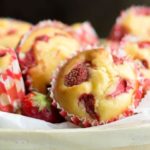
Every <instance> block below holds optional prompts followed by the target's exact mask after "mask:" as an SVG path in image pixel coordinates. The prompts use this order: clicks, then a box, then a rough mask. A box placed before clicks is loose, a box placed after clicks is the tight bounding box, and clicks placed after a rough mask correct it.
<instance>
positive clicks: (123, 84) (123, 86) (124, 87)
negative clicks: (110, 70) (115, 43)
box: [108, 79, 131, 97]
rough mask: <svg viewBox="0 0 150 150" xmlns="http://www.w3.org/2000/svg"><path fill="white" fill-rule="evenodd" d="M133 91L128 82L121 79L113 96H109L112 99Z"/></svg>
mask: <svg viewBox="0 0 150 150" xmlns="http://www.w3.org/2000/svg"><path fill="white" fill-rule="evenodd" d="M130 89H131V86H129V85H128V82H127V81H126V80H124V79H121V80H120V81H119V83H118V85H117V87H116V89H115V91H113V92H112V93H111V94H109V95H108V96H109V97H110V96H111V97H116V96H118V95H120V94H122V93H126V92H127V91H128V90H130Z"/></svg>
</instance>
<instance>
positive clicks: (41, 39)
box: [35, 35, 49, 42]
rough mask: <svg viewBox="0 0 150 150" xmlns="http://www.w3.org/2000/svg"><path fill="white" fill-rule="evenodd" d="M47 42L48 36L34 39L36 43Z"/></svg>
mask: <svg viewBox="0 0 150 150" xmlns="http://www.w3.org/2000/svg"><path fill="white" fill-rule="evenodd" d="M48 40H49V36H47V35H41V36H38V37H36V39H35V41H36V42H37V41H44V42H48Z"/></svg>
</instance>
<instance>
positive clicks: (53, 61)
mask: <svg viewBox="0 0 150 150" xmlns="http://www.w3.org/2000/svg"><path fill="white" fill-rule="evenodd" d="M80 48H81V45H80V43H79V42H78V40H77V39H76V38H74V37H73V36H72V30H71V28H69V27H68V26H67V25H65V24H63V23H61V22H57V21H43V22H41V23H39V24H37V25H36V26H34V27H33V28H32V29H31V31H29V32H28V33H27V34H26V35H25V36H24V37H23V39H22V40H21V42H20V45H19V46H18V48H17V52H18V57H19V61H20V65H21V68H22V72H23V75H24V78H25V82H26V87H27V89H28V91H32V90H35V91H38V92H41V93H47V86H49V82H50V81H51V79H52V74H53V71H54V70H55V69H56V68H57V66H58V64H60V62H61V61H63V60H66V59H67V58H68V57H70V56H71V55H72V54H74V53H75V52H76V51H77V50H79V49H80Z"/></svg>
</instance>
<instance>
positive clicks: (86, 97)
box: [79, 93, 99, 120]
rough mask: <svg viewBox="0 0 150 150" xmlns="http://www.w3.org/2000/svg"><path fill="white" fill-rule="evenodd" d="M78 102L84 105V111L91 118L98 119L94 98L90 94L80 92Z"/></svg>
mask: <svg viewBox="0 0 150 150" xmlns="http://www.w3.org/2000/svg"><path fill="white" fill-rule="evenodd" d="M79 102H82V103H83V105H84V106H85V109H86V112H87V113H88V114H89V115H90V116H91V117H92V118H93V119H97V120H99V116H98V115H97V114H96V112H95V108H94V105H95V98H94V96H93V95H92V94H86V93H85V94H82V95H81V96H80V97H79Z"/></svg>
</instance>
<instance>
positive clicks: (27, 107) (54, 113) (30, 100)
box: [21, 92, 64, 123]
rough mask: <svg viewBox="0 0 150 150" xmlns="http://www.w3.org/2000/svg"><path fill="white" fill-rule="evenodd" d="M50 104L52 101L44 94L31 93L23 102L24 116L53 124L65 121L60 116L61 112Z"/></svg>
mask: <svg viewBox="0 0 150 150" xmlns="http://www.w3.org/2000/svg"><path fill="white" fill-rule="evenodd" d="M50 102H51V101H50V99H48V98H47V97H46V96H45V95H43V94H40V93H37V92H32V93H29V94H28V95H26V96H25V97H24V99H23V100H22V107H21V110H22V114H23V115H25V116H28V117H33V118H37V119H41V120H45V121H48V122H52V123H58V122H62V121H64V119H63V118H62V117H61V116H60V115H59V111H58V110H57V109H56V108H55V107H54V106H52V105H51V103H50Z"/></svg>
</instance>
